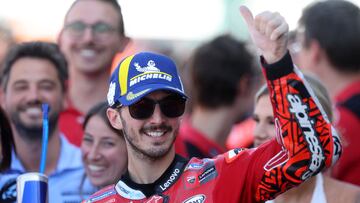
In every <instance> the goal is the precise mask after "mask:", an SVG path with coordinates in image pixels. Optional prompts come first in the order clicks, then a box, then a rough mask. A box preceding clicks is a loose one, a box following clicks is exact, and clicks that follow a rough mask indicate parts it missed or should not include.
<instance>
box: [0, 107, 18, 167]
mask: <svg viewBox="0 0 360 203" xmlns="http://www.w3.org/2000/svg"><path fill="white" fill-rule="evenodd" d="M0 138H1V139H0V149H1V154H0V171H5V170H7V169H9V167H10V164H11V148H14V149H15V146H14V138H13V135H12V132H11V126H10V123H9V120H8V118H7V116H6V114H5V112H4V111H3V109H2V108H0Z"/></svg>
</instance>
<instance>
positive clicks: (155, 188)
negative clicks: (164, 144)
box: [121, 155, 189, 198]
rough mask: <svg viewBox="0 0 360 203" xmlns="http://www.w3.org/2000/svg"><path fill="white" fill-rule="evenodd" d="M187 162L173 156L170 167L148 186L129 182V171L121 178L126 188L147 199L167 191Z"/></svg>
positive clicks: (177, 156)
mask: <svg viewBox="0 0 360 203" xmlns="http://www.w3.org/2000/svg"><path fill="white" fill-rule="evenodd" d="M188 162H189V160H187V159H185V158H183V157H181V156H179V155H175V158H174V160H173V161H172V162H171V164H170V166H169V167H168V168H167V169H166V171H165V172H164V173H163V174H162V175H161V176H160V177H159V178H158V179H157V180H156V181H155V182H154V183H149V184H138V183H135V182H134V181H132V180H131V178H130V174H129V171H126V173H125V174H124V175H123V176H122V177H121V181H123V182H124V183H125V184H126V185H127V186H129V187H131V188H132V189H134V190H140V191H141V192H142V193H144V195H145V196H146V197H147V198H149V197H151V196H152V195H154V194H158V195H161V194H162V193H163V192H164V191H166V190H167V189H169V188H170V187H171V186H172V185H173V184H174V183H176V181H177V180H178V179H179V178H180V176H181V174H182V173H183V171H184V169H185V166H186V164H187V163H188Z"/></svg>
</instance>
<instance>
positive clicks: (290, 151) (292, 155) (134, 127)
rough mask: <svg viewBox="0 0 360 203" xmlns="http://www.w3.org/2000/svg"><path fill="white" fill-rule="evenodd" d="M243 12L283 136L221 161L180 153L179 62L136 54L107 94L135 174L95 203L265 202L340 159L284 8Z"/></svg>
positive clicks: (130, 170)
mask: <svg viewBox="0 0 360 203" xmlns="http://www.w3.org/2000/svg"><path fill="white" fill-rule="evenodd" d="M241 13H242V15H243V17H244V19H245V21H246V23H247V24H248V27H249V31H250V34H251V36H252V38H253V41H254V43H255V45H256V46H257V47H258V48H259V49H260V50H261V54H262V57H261V63H262V66H263V68H264V72H265V76H266V78H267V81H268V84H269V90H270V92H271V98H272V104H273V106H274V114H275V115H274V117H275V123H276V127H277V129H276V130H277V132H278V139H277V140H278V141H279V142H277V140H275V139H274V140H272V141H270V142H268V143H266V144H264V145H263V146H260V147H258V148H256V149H249V150H242V149H234V150H230V151H228V152H227V153H224V154H221V155H219V156H217V157H215V158H213V159H198V158H192V159H191V160H187V159H185V158H182V157H181V156H179V155H176V153H175V148H174V141H175V139H176V136H177V133H178V129H179V125H180V121H181V116H182V114H183V113H184V107H185V102H186V99H187V96H186V94H185V92H184V88H183V85H182V82H181V79H180V77H179V75H178V73H177V70H176V66H175V63H174V62H173V61H172V60H171V59H170V58H168V57H166V56H163V55H159V54H156V53H150V52H141V53H138V54H135V55H131V56H128V57H126V58H125V59H124V60H123V61H122V62H121V63H120V64H119V66H118V67H117V69H116V70H115V72H114V73H113V75H112V77H111V79H110V86H109V90H108V95H107V99H108V103H109V108H108V110H107V116H108V119H109V121H110V123H111V124H112V126H113V127H115V128H116V129H119V130H120V129H123V132H124V137H125V141H126V145H127V151H128V167H127V172H126V173H125V174H124V175H123V176H122V177H121V179H120V180H119V182H118V183H117V184H116V185H113V186H109V187H107V188H105V189H103V190H102V191H100V192H98V193H96V194H94V195H93V196H92V197H91V198H90V199H89V200H87V201H86V202H87V203H89V202H103V203H104V202H133V203H138V202H163V203H165V202H183V203H190V202H199V203H202V202H226V203H229V202H242V203H244V202H246V203H247V202H249V203H250V202H251V203H252V202H264V201H266V200H269V199H273V198H275V197H276V196H277V195H279V194H280V193H283V192H285V191H286V190H287V189H289V188H291V187H295V186H297V185H299V184H301V183H302V182H303V181H305V180H307V179H308V178H310V177H311V176H313V175H315V174H317V173H318V172H319V171H321V170H322V169H323V168H324V167H329V166H330V165H331V164H333V163H334V162H335V161H336V160H337V158H338V157H339V155H340V154H339V153H340V151H341V145H340V143H339V139H338V137H337V134H336V132H335V130H334V129H333V128H332V127H331V124H330V123H329V122H328V119H327V116H326V115H325V114H323V113H322V112H321V110H320V109H322V108H320V109H319V108H318V106H317V99H316V97H314V96H313V95H312V93H311V90H309V89H307V86H306V83H304V81H303V79H302V74H301V73H300V72H298V70H297V69H296V68H294V67H293V65H292V61H291V57H290V55H289V53H288V51H287V48H286V47H287V32H288V25H287V23H286V22H285V20H284V19H283V18H282V17H281V16H280V15H279V14H278V13H271V12H263V13H261V14H259V15H257V16H256V17H255V19H254V18H253V16H252V14H251V12H250V11H249V10H248V9H247V8H246V7H242V8H241ZM249 60H251V59H249ZM209 91H211V90H209ZM248 99H250V100H252V98H248ZM243 108H247V106H244V107H243ZM274 130H275V129H274Z"/></svg>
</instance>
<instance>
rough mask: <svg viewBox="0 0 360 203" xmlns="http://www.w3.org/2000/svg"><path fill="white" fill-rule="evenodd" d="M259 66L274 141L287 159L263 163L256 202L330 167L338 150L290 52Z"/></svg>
mask: <svg viewBox="0 0 360 203" xmlns="http://www.w3.org/2000/svg"><path fill="white" fill-rule="evenodd" d="M263 65H264V72H265V75H266V78H267V84H268V88H269V92H270V98H271V103H272V106H273V111H274V118H275V127H276V131H277V136H278V141H279V142H280V143H281V144H282V146H283V149H282V151H284V153H287V155H288V161H286V162H284V163H283V164H280V165H271V163H270V162H268V163H266V165H265V166H264V168H265V169H266V172H265V173H264V174H263V176H262V178H261V182H260V184H259V185H258V186H257V187H256V200H257V201H262V200H267V199H273V198H275V196H277V195H278V194H280V193H282V192H285V191H286V190H287V189H288V188H291V187H294V186H296V185H298V184H300V183H302V182H303V181H305V180H307V179H308V178H310V177H311V176H314V175H316V174H317V173H319V172H320V171H321V170H322V169H323V168H324V167H329V166H331V165H332V164H333V163H334V162H335V161H336V160H337V159H338V157H339V156H340V153H341V145H340V140H339V137H338V135H337V133H336V131H335V130H334V128H333V127H332V126H331V124H330V123H329V120H328V118H327V116H326V114H325V113H324V111H322V107H321V105H320V103H319V102H318V100H317V98H316V97H315V96H314V94H313V92H312V90H311V88H310V87H309V85H308V84H307V83H306V82H304V80H303V76H302V73H301V72H300V71H298V69H295V68H294V67H293V65H292V61H291V57H290V55H289V54H287V55H286V56H285V57H284V58H283V59H282V60H280V61H279V62H277V63H276V64H272V65H266V64H265V63H263Z"/></svg>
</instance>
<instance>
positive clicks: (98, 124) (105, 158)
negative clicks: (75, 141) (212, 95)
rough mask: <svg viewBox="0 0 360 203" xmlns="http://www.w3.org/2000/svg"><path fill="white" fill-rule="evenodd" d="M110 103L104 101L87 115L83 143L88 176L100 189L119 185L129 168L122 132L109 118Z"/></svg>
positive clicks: (82, 149) (84, 161) (83, 157)
mask: <svg viewBox="0 0 360 203" xmlns="http://www.w3.org/2000/svg"><path fill="white" fill-rule="evenodd" d="M107 108H108V104H107V103H106V102H102V103H100V104H98V105H96V106H94V107H93V108H91V109H90V111H89V112H88V113H87V115H86V116H85V120H84V124H83V128H84V137H83V140H82V144H81V151H82V159H83V163H84V168H85V172H86V177H87V179H88V180H89V181H90V183H91V184H92V185H94V186H96V187H98V188H102V187H104V186H107V185H111V184H114V183H116V182H117V181H118V180H119V179H120V177H121V175H122V174H123V173H124V172H125V170H126V166H127V150H126V144H125V139H124V136H123V134H122V132H119V130H117V129H115V128H113V127H112V126H111V124H110V122H109V120H108V118H107V115H106V110H107Z"/></svg>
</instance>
